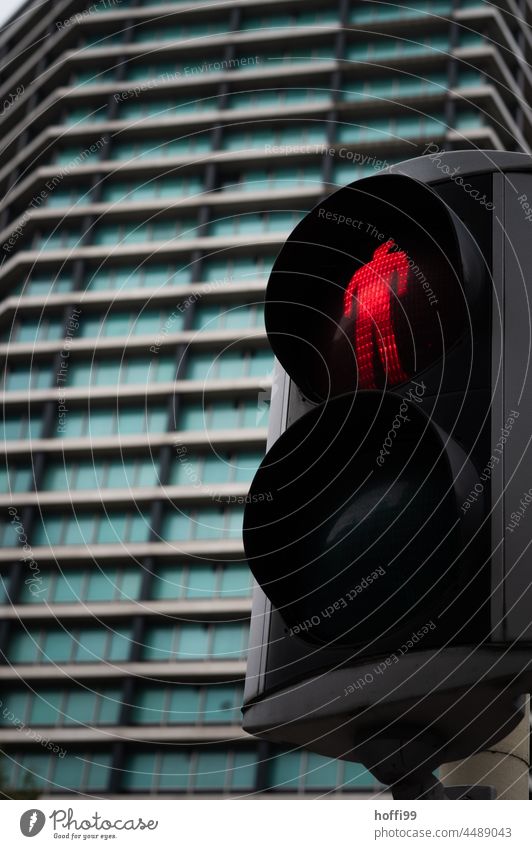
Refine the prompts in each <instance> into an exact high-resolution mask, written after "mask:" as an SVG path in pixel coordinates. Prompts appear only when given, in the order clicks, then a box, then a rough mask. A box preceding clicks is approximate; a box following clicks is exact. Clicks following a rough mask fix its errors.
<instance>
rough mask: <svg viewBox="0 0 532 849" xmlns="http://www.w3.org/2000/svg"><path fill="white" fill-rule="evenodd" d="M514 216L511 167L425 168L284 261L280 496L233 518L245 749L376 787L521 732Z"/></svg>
mask: <svg viewBox="0 0 532 849" xmlns="http://www.w3.org/2000/svg"><path fill="white" fill-rule="evenodd" d="M529 197H530V198H531V199H532V158H531V157H528V156H527V155H524V154H507V153H499V152H476V151H466V152H453V153H447V154H439V156H438V157H437V158H435V157H430V156H429V157H422V158H419V159H416V160H411V161H409V162H406V163H402V164H400V165H397V166H394V167H393V168H391V169H389V171H388V172H386V173H384V174H381V175H378V176H375V177H371V178H367V179H364V180H360V181H358V182H356V183H353V184H351V185H350V186H347V187H345V188H343V189H340V190H339V191H337V192H335V193H333V194H332V195H331V196H329V197H328V198H327V199H326V200H325V201H323V202H322V203H320V204H319V205H318V206H317V207H316V208H315V209H314V210H312V211H311V212H310V213H309V214H308V215H307V216H306V218H305V219H304V220H303V221H302V222H301V223H300V224H299V225H298V226H297V227H296V228H295V230H294V231H293V233H292V234H291V236H290V237H289V239H288V240H287V242H286V243H285V245H284V247H283V249H282V250H281V252H280V254H279V257H278V259H277V261H276V263H275V266H274V268H273V270H272V275H271V278H270V282H269V284H268V290H267V295H266V326H267V331H268V336H269V339H270V343H271V345H272V348H273V350H274V352H275V354H276V356H277V358H278V360H279V363H280V366H279V367H278V369H277V374H276V388H277V392H276V394H274V401H273V405H272V419H271V425H270V438H269V448H270V450H269V451H268V454H267V456H266V458H265V459H264V461H263V463H262V464H261V467H260V468H259V470H258V472H257V475H256V477H255V479H254V481H253V484H252V487H251V492H250V494H251V496H258V495H260V493H261V492H262V493H265V492H268V493H271V494H272V496H273V497H271V498H269V499H267V500H266V499H264V500H261V499H259V498H258V497H255V498H254V497H251V498H250V500H249V503H248V504H247V506H246V513H245V519H244V545H245V549H246V554H247V557H248V560H249V563H250V567H251V569H252V571H253V573H254V575H255V578H256V579H257V582H258V587H257V589H256V592H255V596H254V604H253V618H252V637H251V650H250V659H249V663H248V676H247V681H246V701H245V705H244V727H245V728H246V729H247V730H248V731H251V732H253V733H255V734H258V735H259V736H262V737H265V738H266V739H270V740H273V741H277V742H284V743H291V744H302V745H305V746H306V747H308V748H310V749H311V750H314V751H317V752H320V753H322V754H327V755H331V756H334V757H343V758H348V759H352V760H362V761H363V762H364V763H366V765H367V766H368V767H369V768H371V769H372V770H373V771H374V773H375V774H376V775H378V776H379V777H382V779H383V780H386V781H389V780H393V775H394V770H395V773H398V772H400V771H401V770H404V769H405V768H406V767H405V764H406V765H408V767H409V768H410V767H411V765H412V764H413V763H415V762H417V761H418V760H419V759H420V758H423V759H426V760H427V763H429V764H430V765H431V768H434V767H435V766H438V765H439V764H440V763H443V762H445V761H448V760H454V759H456V758H459V757H464V756H466V755H469V754H471V753H472V752H474V751H476V750H477V749H479V748H484V747H485V746H486V745H489V744H491V743H493V742H494V741H495V740H497V739H501V738H502V737H503V736H504V735H505V734H506V733H507V732H508V731H509V730H510V728H511V727H513V726H514V725H515V724H516V723H517V722H518V721H519V718H520V716H521V713H520V710H519V709H518V708H517V709H516V706H515V705H516V697H517V696H519V694H521V693H524V692H527V691H528V690H529V689H530V684H531V681H532V677H531V675H532V673H531V670H532V613H531V611H532V586H531V585H532V569H531V568H530V567H528V566H527V551H528V547H529V545H530V543H531V542H532V530H531V525H532V510H531V511H530V514H529V516H528V517H525V514H526V508H527V506H528V501H529V499H530V501H531V502H532V480H530V479H529V477H528V472H527V467H528V468H531V467H532V466H531V465H530V456H529V452H530V441H531V439H532V436H531V435H532V386H531V385H529V382H530V380H531V378H530V369H529V368H528V364H529V354H528V352H529V350H530V348H531V345H530V341H531V335H532V334H531V332H530V325H531V322H530V301H531V300H532V297H531V296H532V291H531V289H532V282H531V281H532V253H531V252H530V250H529V245H530V238H531V235H532V230H530V228H531V227H532V223H531V221H530V218H532V215H531V216H528V217H527V214H526V205H525V201H526V199H527V198H529ZM281 366H282V368H281ZM529 490H530V495H527V493H528V491H529ZM512 515H513V518H512ZM397 750H399V751H400V752H401V753H402V755H401V757H400V758H399V761H397V760H394V758H392V757H390V756H389V754H390V752H392V751H397ZM386 753H388V754H386ZM378 763H380V764H381V766H380V767H379V766H377V764H378Z"/></svg>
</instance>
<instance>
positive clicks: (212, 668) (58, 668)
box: [0, 660, 246, 684]
mask: <svg viewBox="0 0 532 849" xmlns="http://www.w3.org/2000/svg"><path fill="white" fill-rule="evenodd" d="M245 674H246V662H245V661H244V660H220V661H214V660H205V661H202V662H201V663H196V662H195V661H191V662H190V663H188V662H185V661H179V662H177V661H176V662H173V661H169V662H168V663H160V662H150V661H145V662H138V663H123V664H120V665H119V664H110V663H107V662H105V663H104V662H103V661H102V662H100V663H67V664H63V665H57V664H56V665H54V664H51V663H47V664H42V665H37V664H28V665H18V666H0V681H9V682H10V683H12V684H13V683H17V682H24V681H41V682H45V683H52V682H57V681H83V680H89V679H91V680H93V679H102V680H104V679H105V680H108V679H114V678H126V677H128V678H129V677H134V678H139V679H141V680H142V681H144V682H146V681H149V682H155V683H157V682H159V681H160V682H161V683H166V682H168V681H175V682H189V681H191V682H198V683H201V682H206V683H207V682H209V683H211V682H218V681H224V682H236V681H242V679H243V678H244V676H245Z"/></svg>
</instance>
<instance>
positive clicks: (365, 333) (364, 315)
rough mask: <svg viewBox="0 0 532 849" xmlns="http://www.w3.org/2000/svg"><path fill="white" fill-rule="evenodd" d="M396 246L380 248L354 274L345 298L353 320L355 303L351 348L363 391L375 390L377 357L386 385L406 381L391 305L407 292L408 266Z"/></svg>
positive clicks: (345, 308)
mask: <svg viewBox="0 0 532 849" xmlns="http://www.w3.org/2000/svg"><path fill="white" fill-rule="evenodd" d="M395 247H396V245H395V242H393V241H392V240H389V241H387V242H386V243H385V244H383V245H380V246H379V247H378V248H377V249H376V250H375V252H374V254H373V258H372V259H371V260H370V262H367V263H366V264H365V265H363V266H362V267H361V268H359V269H358V271H356V272H355V274H354V275H353V277H352V278H351V280H350V282H349V285H348V287H347V289H346V291H345V295H344V316H346V317H347V318H351V317H352V315H353V307H354V302H356V320H355V332H354V348H355V356H356V360H357V366H358V385H359V386H360V388H362V389H376V388H377V375H376V373H375V365H376V354H378V358H379V359H380V363H381V365H382V369H383V371H384V373H385V375H386V379H387V381H388V383H389V384H391V385H392V386H394V385H396V384H398V383H403V382H404V381H405V380H408V375H407V374H406V372H405V371H404V369H403V366H402V365H401V360H400V357H399V352H398V349H397V340H396V331H395V328H394V323H393V318H392V303H393V299H394V297H402V296H404V295H406V293H407V290H408V271H409V264H408V259H407V256H406V254H405V253H404V251H398V250H393V248H395ZM394 282H395V283H396V287H395V295H394V288H393V284H394Z"/></svg>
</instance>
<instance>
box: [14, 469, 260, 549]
mask: <svg viewBox="0 0 532 849" xmlns="http://www.w3.org/2000/svg"><path fill="white" fill-rule="evenodd" d="M248 490H249V483H228V484H218V485H213V486H208V485H206V484H205V485H203V484H198V486H194V484H189V485H187V484H185V485H183V486H145V487H141V486H132V487H129V488H123V489H103V488H102V489H87V490H83V489H79V490H76V489H75V487H73V488H72V489H71V490H70V489H67V490H63V491H59V490H54V491H50V492H48V491H39V492H25V493H11V494H9V495H0V507H10V506H12V505H19V504H21V502H22V501H23V502H24V506H26V505H29V504H36V505H39V506H41V507H61V506H67V505H69V504H76V505H77V506H79V507H82V506H87V507H90V506H93V507H94V506H97V507H100V506H101V507H102V508H105V507H106V505H110V504H113V505H115V506H117V505H120V506H124V505H125V506H133V505H134V504H149V503H151V502H152V501H154V500H157V499H159V500H161V501H168V502H170V503H171V504H175V503H176V502H179V503H188V504H197V503H198V502H200V503H202V504H214V505H216V504H220V505H224V504H245V499H246V496H247V493H248ZM269 495H270V496H271V493H269ZM272 497H273V496H272ZM272 497H270V499H269V500H270V501H271V500H272ZM255 500H256V499H255ZM260 500H261V501H265V500H266V497H265V496H263V497H262V498H261V499H260ZM87 544H88V545H90V541H89V540H87Z"/></svg>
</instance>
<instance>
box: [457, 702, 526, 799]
mask: <svg viewBox="0 0 532 849" xmlns="http://www.w3.org/2000/svg"><path fill="white" fill-rule="evenodd" d="M529 769H530V697H529V696H527V697H526V706H525V716H524V718H523V719H522V721H521V722H520V723H519V725H517V726H516V728H514V730H513V731H512V732H511V733H510V734H508V736H507V737H505V738H504V739H503V740H501V741H500V742H499V743H497V744H496V745H494V746H493V747H492V748H490V749H488V750H487V751H485V752H479V754H478V755H473V757H471V758H466V759H465V760H463V761H454V762H453V763H448V764H444V765H443V766H442V767H441V770H440V778H441V781H442V783H443V784H444V785H447V786H449V785H456V784H466V785H477V784H483V785H485V784H487V785H490V784H491V785H493V786H494V787H495V791H496V798H497V799H528V774H529Z"/></svg>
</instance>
